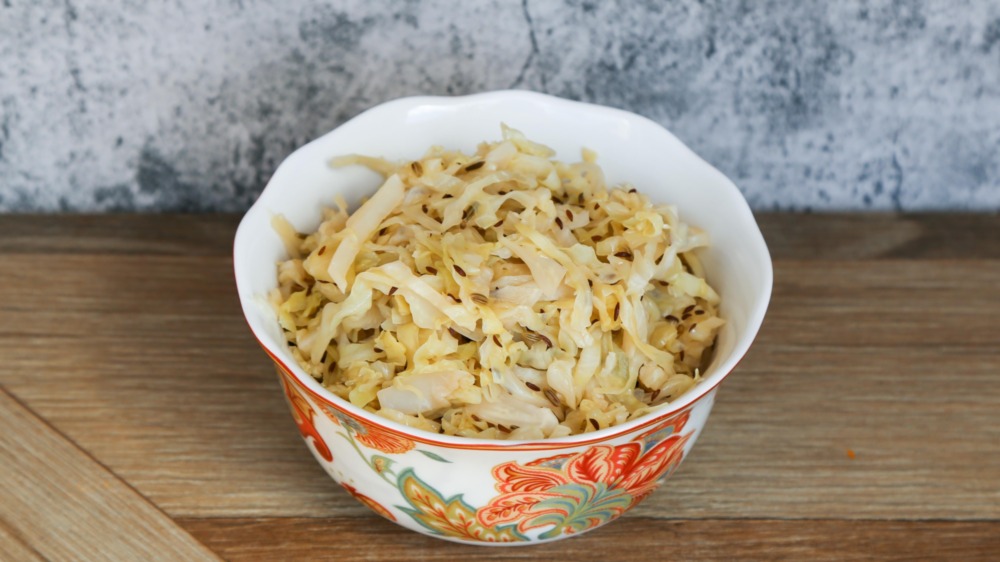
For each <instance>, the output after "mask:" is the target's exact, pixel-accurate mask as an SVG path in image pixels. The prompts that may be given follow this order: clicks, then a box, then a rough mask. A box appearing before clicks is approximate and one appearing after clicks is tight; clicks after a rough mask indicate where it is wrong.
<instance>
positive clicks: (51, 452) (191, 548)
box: [0, 391, 217, 560]
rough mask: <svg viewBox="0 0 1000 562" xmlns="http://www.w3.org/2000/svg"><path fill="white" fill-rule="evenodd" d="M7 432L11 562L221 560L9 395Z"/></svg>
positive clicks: (2, 402)
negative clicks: (25, 561)
mask: <svg viewBox="0 0 1000 562" xmlns="http://www.w3.org/2000/svg"><path fill="white" fill-rule="evenodd" d="M0 427H2V428H3V430H2V431H0V473H2V474H3V483H4V485H3V486H0V543H2V545H3V546H0V553H2V554H4V557H5V559H9V560H20V559H25V558H27V559H30V558H36V559H47V560H99V559H104V560H217V557H216V556H215V555H214V554H213V553H212V552H211V551H209V550H208V549H206V548H205V547H204V546H203V545H202V544H201V543H199V542H197V541H196V540H194V539H192V538H191V536H190V535H188V534H187V532H185V531H184V530H183V529H181V528H180V527H178V526H177V524H175V523H174V522H173V521H172V520H171V519H170V518H168V517H167V516H166V515H164V514H163V512H161V511H160V510H158V509H157V508H156V507H155V506H153V505H151V504H150V503H149V502H147V501H146V500H145V499H144V498H143V497H142V496H140V495H139V494H137V493H136V492H135V490H133V489H132V488H130V487H129V486H128V485H126V484H125V483H123V482H122V481H121V480H119V479H117V478H115V477H114V475H112V474H110V473H109V472H108V471H107V470H105V469H104V468H103V467H102V466H100V465H99V464H98V463H97V462H95V461H94V460H93V459H92V458H90V457H88V456H87V455H86V454H85V453H83V452H82V451H80V450H79V449H77V448H76V447H75V446H73V444H71V443H70V442H68V441H66V440H65V439H64V438H63V437H62V436H60V435H59V434H58V433H56V432H55V431H54V430H53V429H52V428H51V427H49V426H48V425H47V424H45V423H44V422H43V421H41V420H39V419H38V418H37V417H35V416H34V415H32V414H31V412H29V411H28V410H27V409H25V408H24V407H23V406H22V405H21V404H19V403H18V402H17V401H16V400H14V398H13V397H11V396H10V394H8V393H7V392H6V391H0ZM7 555H10V556H11V558H6V556H7Z"/></svg>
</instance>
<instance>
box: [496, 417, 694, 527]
mask: <svg viewBox="0 0 1000 562" xmlns="http://www.w3.org/2000/svg"><path fill="white" fill-rule="evenodd" d="M686 421H687V415H686V413H685V414H682V415H679V416H676V417H674V418H672V419H669V420H666V421H665V422H663V423H661V424H659V425H658V426H657V427H655V428H654V429H653V430H651V431H649V432H647V433H645V434H644V435H642V436H640V437H639V438H638V439H637V440H635V441H631V442H629V443H625V444H622V445H617V446H611V445H596V446H593V447H590V448H589V449H587V450H585V451H582V452H579V453H571V454H567V455H559V456H555V457H549V458H545V459H539V460H536V461H533V462H530V463H527V464H519V463H516V462H509V463H504V464H501V465H498V466H496V467H495V468H494V469H493V476H494V478H496V480H497V485H496V488H497V491H498V492H500V494H499V495H498V496H496V497H494V498H493V500H491V501H490V503H489V504H487V505H486V506H484V507H483V508H481V509H479V510H478V511H477V514H476V516H477V518H478V519H479V522H480V523H481V524H483V525H485V526H495V525H499V524H502V523H510V522H513V521H518V520H520V523H519V524H518V530H520V531H521V532H524V531H527V530H529V529H533V528H537V527H542V526H545V525H555V527H554V528H553V529H550V530H549V531H546V533H544V534H543V537H548V538H551V537H553V536H557V535H558V534H560V533H574V532H582V531H585V530H588V529H592V528H594V527H597V526H599V525H602V524H604V523H606V522H608V521H610V520H612V519H614V518H616V517H618V516H619V515H621V514H622V513H624V512H625V511H626V510H627V509H629V508H630V507H632V506H633V505H635V504H636V503H638V502H640V501H642V500H643V499H644V498H645V497H647V496H648V495H649V494H650V493H651V492H652V491H653V490H654V489H656V486H657V484H658V482H659V480H660V479H662V478H663V477H664V476H666V475H667V474H669V473H670V472H671V471H672V470H673V469H674V468H676V467H677V465H678V464H679V463H680V461H681V460H682V459H683V456H684V445H685V444H686V443H687V441H688V440H689V439H690V437H691V434H690V433H688V434H687V435H681V434H680V431H681V429H682V428H683V426H684V424H685V422H686Z"/></svg>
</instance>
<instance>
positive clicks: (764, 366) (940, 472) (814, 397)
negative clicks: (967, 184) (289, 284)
mask: <svg viewBox="0 0 1000 562" xmlns="http://www.w3.org/2000/svg"><path fill="white" fill-rule="evenodd" d="M38 270H42V271H48V272H52V273H54V275H52V276H51V277H50V276H42V277H39V276H37V275H35V274H34V273H33V272H34V271H38ZM229 270H230V265H229V261H228V259H225V258H213V257H210V256H191V257H180V256H145V255H110V256H107V255H80V256H75V255H69V256H41V257H39V256H28V255H11V256H7V258H6V259H5V260H3V261H2V262H0V276H3V277H4V278H5V279H8V283H7V284H6V285H5V287H4V289H3V290H4V291H5V293H6V294H7V295H8V296H9V298H7V299H5V303H14V304H4V305H2V306H3V314H4V316H5V318H7V319H9V321H10V324H8V325H9V326H26V329H25V332H24V333H20V334H11V335H10V336H8V337H4V338H2V339H0V354H2V355H3V356H4V357H5V358H6V369H5V371H4V372H3V374H2V375H0V377H2V378H0V381H2V382H3V383H4V384H7V385H9V387H10V388H11V389H12V390H14V391H15V392H16V393H17V394H18V395H19V396H21V397H23V398H24V399H25V400H26V401H28V402H29V403H30V404H32V407H33V408H35V409H36V411H38V412H39V413H41V414H42V415H43V416H44V417H45V418H46V419H49V420H50V421H52V422H53V423H54V424H56V425H57V426H58V427H59V428H60V429H61V430H62V431H64V432H65V433H66V434H67V435H69V436H70V437H72V438H73V439H74V440H76V441H77V442H78V443H80V444H81V445H82V446H84V447H85V448H86V449H87V450H89V451H92V452H93V453H94V454H95V455H96V456H97V457H98V458H101V459H102V460H103V461H104V462H105V463H107V464H108V466H110V467H111V468H112V469H113V470H115V471H116V472H117V473H118V474H120V475H122V477H124V478H125V479H126V480H128V481H129V482H131V483H132V484H133V485H135V486H136V487H137V489H139V490H140V491H141V492H142V493H143V494H145V495H146V496H147V497H149V498H151V499H152V500H153V501H154V502H155V503H156V504H157V505H159V506H161V507H162V508H163V509H165V510H166V511H167V512H168V513H170V514H171V515H176V516H236V515H241V516H317V515H321V516H338V515H343V514H344V513H353V514H357V513H360V512H361V508H360V507H357V506H356V505H355V504H354V502H353V501H352V500H351V499H350V498H348V497H346V495H345V494H343V493H342V492H340V491H339V490H338V489H337V487H336V486H334V485H332V483H331V482H330V481H329V480H328V478H327V477H326V476H325V474H324V473H323V472H322V471H321V470H320V469H319V467H318V465H316V464H315V463H314V462H313V460H312V458H311V457H310V456H309V454H308V452H307V451H306V449H305V447H303V446H302V444H301V443H300V441H299V439H298V437H297V436H296V433H295V430H294V427H293V425H292V423H291V420H290V418H289V416H288V414H287V412H286V409H285V405H284V403H283V402H282V399H281V397H280V394H279V392H278V390H277V388H278V387H277V384H276V382H275V379H274V374H273V371H272V369H271V367H270V365H269V363H268V362H267V360H266V359H265V358H264V355H263V353H262V352H260V351H259V350H258V348H257V345H256V343H255V342H254V341H253V338H252V337H251V336H250V334H249V332H248V330H247V328H246V326H245V325H244V323H243V320H242V317H241V315H240V312H239V309H238V304H237V302H236V299H235V296H234V293H233V288H232V281H231V280H230V279H229V276H230V273H229ZM776 271H777V274H776V279H777V284H776V288H775V292H774V301H773V305H772V308H771V310H770V312H769V316H768V319H767V320H766V322H765V325H764V328H763V330H762V331H761V334H760V336H759V338H758V342H757V344H756V345H755V347H754V349H753V351H752V352H751V354H750V355H749V356H748V357H747V359H746V360H745V361H744V362H743V363H742V364H741V366H740V368H739V370H738V371H737V372H736V373H734V374H733V376H732V377H730V378H729V379H728V380H727V382H726V384H725V385H724V386H723V388H722V391H721V393H720V397H719V404H718V407H717V410H716V412H715V413H714V414H713V417H712V419H711V421H710V423H709V427H708V429H707V431H706V433H705V435H704V437H703V438H702V441H701V443H699V445H698V447H697V448H696V449H695V451H694V453H693V455H692V456H691V458H690V459H689V461H688V462H687V463H686V464H685V465H684V467H682V469H681V470H680V472H679V473H678V474H677V476H676V477H675V478H674V479H672V480H671V481H670V483H669V484H668V487H667V491H666V493H663V494H658V495H657V496H655V497H654V498H653V499H651V500H650V501H649V502H647V504H645V505H644V506H642V507H640V508H638V509H639V510H640V512H641V513H652V512H663V513H669V514H671V515H674V516H678V517H684V516H697V517H731V516H734V514H740V515H746V516H752V517H781V516H783V514H784V513H786V512H787V510H788V509H792V508H794V509H795V510H796V512H797V513H799V514H800V515H801V516H803V517H846V518H853V517H905V518H927V517H934V518H936V517H949V518H982V517H995V516H997V515H998V509H1000V508H998V506H1000V496H998V493H1000V492H998V490H1000V484H998V483H1000V468H997V466H998V465H997V464H989V463H986V464H984V463H982V462H977V460H978V459H982V458H1000V439H998V433H997V429H996V428H997V427H998V424H996V420H997V414H996V412H998V411H1000V386H998V385H995V384H994V382H993V380H994V379H993V376H994V373H995V372H996V368H997V365H998V364H1000V357H998V355H997V348H996V346H995V342H997V341H1000V324H998V323H996V322H995V314H994V311H995V309H996V307H995V305H993V304H992V303H996V302H1000V287H998V285H997V284H996V283H994V281H993V280H995V279H998V278H1000V261H980V262H970V261H947V262H934V264H933V266H931V265H930V264H929V263H928V262H923V261H912V260H904V261H895V260H878V261H871V262H841V261H827V262H823V261H779V262H777V265H776ZM36 294H44V295H46V299H47V302H48V303H49V304H50V306H49V307H47V308H44V309H41V310H39V309H37V308H36V307H34V306H31V305H30V303H31V300H32V295H36ZM110 295H115V298H110ZM928 319H933V324H930V323H929V322H928ZM52 349H58V350H59V351H60V352H59V353H56V354H53V353H51V352H50V350H52ZM54 388H58V389H59V392H53V389H54ZM165 427H169V428H171V431H170V432H169V433H164V431H163V428H165ZM929 443H932V445H929ZM848 448H853V449H855V450H857V451H858V452H859V454H860V458H859V459H857V460H856V461H855V462H849V460H848V459H847V457H846V450H847V449H848ZM929 448H932V449H933V454H928V449H929ZM733 458H738V459H740V463H739V464H740V470H734V468H735V467H734V465H733V463H732V460H731V459H733ZM150 459H156V460H157V469H156V470H149V464H150ZM190 482H199V483H200V484H201V485H200V486H197V487H191V486H188V485H186V484H187V483H190Z"/></svg>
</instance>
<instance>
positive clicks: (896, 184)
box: [0, 0, 1000, 212]
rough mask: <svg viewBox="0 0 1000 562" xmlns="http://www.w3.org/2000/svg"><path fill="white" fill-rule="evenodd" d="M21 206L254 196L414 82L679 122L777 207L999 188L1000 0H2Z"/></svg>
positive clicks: (7, 137) (7, 178)
mask: <svg viewBox="0 0 1000 562" xmlns="http://www.w3.org/2000/svg"><path fill="white" fill-rule="evenodd" d="M0 2H2V5H0V211H5V212H29V211H93V212H101V211H117V210H143V211H201V210H220V211H240V210H243V209H245V208H246V207H248V206H249V204H250V203H252V202H253V200H254V198H255V196H256V195H257V194H258V193H259V192H260V190H261V188H262V187H263V185H264V183H265V182H266V181H267V179H268V176H269V174H270V173H271V172H272V171H273V169H274V168H275V166H276V165H277V164H278V163H279V162H280V161H281V160H282V158H284V157H285V156H286V155H287V154H288V153H289V152H290V151H292V150H293V149H295V148H296V147H297V146H299V145H301V144H303V143H305V142H306V141H308V140H310V139H312V138H314V137H317V136H319V135H321V134H322V133H324V132H326V131H328V130H330V129H332V128H333V127H336V126H337V125H338V124H339V123H342V122H343V121H344V120H346V119H348V118H350V117H351V116H353V115H355V114H357V113H358V112H360V111H362V110H363V109H365V108H367V107H369V106H371V105H374V104H377V103H379V102H382V101H385V100H389V99H392V98H396V97H401V96H406V95H412V94H465V93H472V92H479V91H485V90H496V89H504V88H524V89H532V90H537V91H541V92H547V93H551V94H555V95H558V96H563V97H566V98H572V99H579V100H586V101H591V102H596V103H601V104H606V105H611V106H615V107H620V108H625V109H629V110H632V111H635V112H637V113H640V114H642V115H645V116H647V117H650V118H652V119H654V120H656V121H658V122H660V123H662V124H663V125H665V126H666V127H667V128H669V129H671V130H672V131H674V132H675V133H676V134H677V135H678V136H679V137H680V138H681V139H682V140H684V141H685V142H687V143H688V144H689V145H690V146H691V147H692V148H693V149H694V150H695V151H696V152H698V153H700V154H701V155H703V156H704V157H705V158H706V159H707V160H709V161H710V162H712V163H713V164H714V165H716V166H717V167H718V168H720V169H721V170H722V171H723V172H725V173H726V174H727V175H729V176H730V177H731V178H733V180H734V181H735V182H736V183H737V184H738V185H739V186H740V187H741V189H743V191H744V193H745V194H746V196H747V198H748V199H749V201H750V202H751V204H752V205H753V206H754V207H755V208H757V209H789V210H828V209H896V210H900V209H902V210H917V209H923V210H928V209H978V210H997V209H1000V2H998V1H997V0H978V1H976V0H967V1H946V0H893V1H890V0H870V1H832V2H825V1H823V2H821V1H816V2H813V1H799V0H759V1H758V0H753V1H727V0H704V1H696V0H685V1H663V2H660V1H650V0H647V1H642V2H640V1H620V2H613V1H599V0H523V1H522V0H481V1H472V0H468V1H464V2H446V1H443V0H400V1H388V0H383V1H370V0H342V1H339V2H319V1H310V2H306V1H301V2H296V1H291V0H289V1H285V2H255V1H253V0H170V1H154V2H146V1H144V0H120V1H108V0H103V1H102V0H0Z"/></svg>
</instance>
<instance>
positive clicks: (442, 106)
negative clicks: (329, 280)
mask: <svg viewBox="0 0 1000 562" xmlns="http://www.w3.org/2000/svg"><path fill="white" fill-rule="evenodd" d="M501 122H504V123H507V124H508V125H510V126H512V127H514V128H516V129H520V130H521V131H523V132H524V133H525V134H526V135H527V136H528V138H530V139H532V140H535V141H538V142H541V143H544V144H546V145H548V146H550V147H552V148H554V149H555V150H556V151H557V153H558V154H557V158H559V159H561V160H565V161H577V160H578V159H579V157H580V149H581V148H582V147H587V148H591V149H593V150H596V151H597V153H598V164H599V165H600V166H601V167H602V168H603V169H604V171H605V174H606V176H607V180H608V183H609V185H613V184H615V183H618V182H623V181H627V182H629V183H631V184H633V185H634V186H635V187H637V188H638V189H639V190H640V191H641V192H643V193H645V194H647V195H648V196H649V197H650V198H651V199H652V200H654V201H656V202H665V203H672V204H676V205H677V207H678V208H679V210H680V215H681V219H682V220H684V221H685V222H688V223H690V224H694V225H697V226H699V227H701V228H703V229H704V230H706V231H707V232H708V233H709V235H710V236H711V241H712V245H711V247H710V248H708V249H707V250H705V251H703V252H702V253H701V258H702V260H703V262H704V266H705V268H706V271H707V272H708V277H709V280H710V282H711V283H712V284H713V286H714V287H715V288H716V290H717V291H718V292H719V294H720V295H722V307H721V311H720V314H721V316H722V317H723V318H725V319H726V321H727V323H726V325H725V326H724V328H723V329H722V330H721V332H720V334H719V339H718V342H717V346H716V353H715V357H714V360H713V362H712V364H711V366H710V367H709V368H708V370H707V371H706V376H705V379H704V380H703V381H702V382H700V383H699V384H698V385H697V386H696V387H694V388H693V389H692V390H690V391H689V392H688V393H686V394H684V395H682V396H681V397H680V398H679V399H678V400H676V401H674V402H673V403H672V404H670V405H669V406H668V407H666V408H664V409H662V410H659V411H657V412H654V413H651V414H648V415H647V416H645V417H642V418H639V419H636V420H633V421H631V422H629V423H626V424H623V425H619V426H615V427H611V428H607V429H604V430H601V431H597V432H593V433H588V434H585V435H578V436H571V437H565V438H559V439H551V440H544V441H535V442H526V441H493V440H484V439H468V438H461V437H451V436H445V435H437V434H432V433H427V432H424V431H419V430H414V429H411V428H408V427H405V426H402V425H399V424H397V423H394V422H392V421H389V420H386V419H383V418H381V417H378V416H376V415H373V414H371V413H369V412H366V411H364V410H362V409H360V408H357V407H355V406H353V405H352V404H350V403H349V402H347V401H345V400H342V399H340V398H338V397H337V396H335V395H334V394H332V393H330V392H328V391H327V390H325V389H324V388H323V387H322V386H321V385H320V384H318V383H317V382H316V381H315V380H314V379H313V378H312V377H311V376H309V375H308V374H306V373H305V372H304V371H303V370H302V369H300V368H299V366H298V365H297V363H296V362H295V360H294V359H293V358H292V356H291V355H290V354H289V351H288V348H287V347H286V345H285V343H284V341H285V340H284V337H283V335H282V332H281V329H280V327H279V325H278V322H277V320H276V317H275V314H274V312H273V311H272V309H271V307H270V306H269V305H268V304H267V302H266V300H265V295H266V294H267V293H268V291H269V290H270V289H272V288H273V287H275V286H276V284H277V278H276V268H275V266H276V264H277V262H278V261H280V260H282V259H285V258H286V253H285V249H284V246H283V244H282V242H281V240H280V239H279V237H278V235H277V234H276V233H275V231H274V230H273V229H272V227H271V217H272V216H273V215H275V214H281V215H284V216H285V217H286V218H287V219H288V220H289V221H291V223H292V224H293V225H294V226H295V227H296V228H297V229H298V230H299V231H300V232H308V231H312V230H314V229H315V228H316V227H317V226H318V224H319V221H320V211H321V209H322V208H323V207H326V206H330V205H331V204H332V203H333V201H334V196H335V195H337V194H342V195H344V196H345V197H346V199H347V200H348V202H349V203H350V204H352V205H355V204H357V203H358V201H359V199H360V198H361V197H362V196H364V195H367V194H370V193H371V192H373V191H374V190H375V189H376V188H377V187H378V185H379V183H380V178H379V177H378V176H377V175H375V174H374V173H372V172H370V171H367V170H364V169H362V168H360V167H349V168H342V169H332V168H330V167H329V166H328V165H327V162H328V161H329V159H330V158H331V157H333V156H337V155H342V154H348V153H359V154H369V155H374V156H384V157H386V158H389V159H408V158H409V159H413V158H417V157H419V156H421V155H423V153H424V152H425V151H426V150H427V148H428V147H430V146H431V145H443V146H445V147H448V148H453V149H461V150H464V151H467V152H472V151H474V150H475V147H476V145H477V144H478V143H479V142H481V141H484V140H495V139H498V138H499V136H500V123H501ZM234 260H235V271H236V283H237V287H238V290H239V296H240V302H241V304H242V306H243V311H244V314H245V315H246V319H247V322H248V323H249V325H250V329H251V330H252V331H253V333H254V335H255V336H256V337H257V339H258V340H259V341H260V344H261V346H262V347H263V348H264V350H265V351H266V352H267V353H268V355H270V356H271V358H272V359H273V360H274V362H275V364H276V365H277V367H278V373H279V378H280V380H281V384H282V388H283V389H284V392H285V396H286V398H287V399H288V402H289V405H290V407H291V410H292V414H293V416H294V418H295V421H296V423H297V424H298V426H299V429H300V431H301V433H302V436H303V438H304V439H305V440H306V441H307V443H308V444H309V448H310V450H311V451H312V452H313V454H314V456H315V457H316V459H317V460H318V461H319V462H320V464H321V465H323V468H325V469H326V471H327V472H328V473H329V474H330V475H331V476H332V477H333V478H334V479H335V480H336V481H337V482H339V483H340V484H341V485H342V486H343V487H344V488H345V489H346V490H347V491H348V492H350V493H351V494H353V495H354V496H355V497H356V498H358V500H360V501H361V502H362V503H364V504H365V505H367V506H368V507H370V508H372V509H373V510H374V511H376V512H377V513H379V514H381V515H382V516H384V517H386V518H388V519H390V520H392V521H395V522H396V523H398V524H400V525H402V526H404V527H407V528H410V529H413V530H416V531H419V532H422V533H425V534H428V535H432V536H436V537H440V538H444V539H448V540H453V541H459V542H469V543H505V544H530V543H535V542H542V541H549V540H556V539H560V538H563V537H567V536H572V535H574V534H579V533H581V532H584V531H587V530H590V529H593V528H595V527H598V526H600V525H602V524H604V523H606V522H608V521H610V520H612V519H615V518H616V517H618V516H619V515H621V514H622V513H624V512H625V511H626V510H628V509H629V508H630V507H632V506H634V505H635V504H637V503H638V502H639V501H640V500H642V499H643V498H644V497H646V496H647V495H648V494H649V493H650V492H651V491H652V490H653V489H654V488H655V487H656V486H657V484H658V483H659V482H660V481H662V479H663V478H665V477H666V476H667V475H669V474H670V473H671V472H672V471H673V470H674V469H675V468H676V467H677V465H678V464H679V463H680V461H681V460H682V459H683V457H684V455H685V454H687V452H688V451H690V449H691V447H692V445H694V442H695V439H696V438H697V437H698V435H699V434H700V432H701V430H702V428H703V427H704V425H705V421H706V419H707V418H708V414H709V411H710V410H711V408H712V404H713V400H714V397H715V392H716V388H717V387H718V385H719V383H720V382H722V380H723V379H724V378H725V377H726V376H727V375H728V374H729V373H730V372H731V371H732V370H733V368H734V367H735V366H736V364H737V362H739V360H740V359H741V358H742V357H743V355H744V354H745V353H746V351H747V349H748V348H749V347H750V344H751V342H752V341H753V339H754V337H755V336H756V334H757V330H758V328H759V327H760V324H761V321H762V320H763V318H764V312H765V310H766V309H767V304H768V301H769V299H770V294H771V280H772V271H771V260H770V256H769V254H768V251H767V247H766V245H765V244H764V239H763V237H762V236H761V233H760V230H759V229H758V228H757V224H756V223H755V222H754V219H753V216H752V215H751V213H750V209H749V207H748V206H747V203H746V201H745V200H744V199H743V197H742V195H741V194H740V192H739V190H738V189H737V188H736V186H735V185H733V183H732V182H731V181H729V180H728V179H727V178H726V177H725V176H723V175H722V174H721V173H720V172H718V171H717V170H715V169H714V168H713V167H712V166H710V165H709V164H707V163H706V162H705V161H704V160H702V159H701V158H699V157H698V156H697V155H695V154H694V153H693V152H691V150H689V149H688V148H687V147H686V146H684V145H683V144H682V143H681V142H680V141H679V140H677V138H675V137H674V136H673V135H672V134H670V133H669V132H667V131H666V130H665V129H664V128H663V127H661V126H660V125H658V124H656V123H654V122H652V121H650V120H648V119H645V118H643V117H640V116H637V115H634V114H631V113H627V112H625V111H619V110H616V109H610V108H606V107H600V106H596V105H589V104H584V103H578V102H573V101H567V100H563V99H559V98H554V97H550V96H546V95H542V94H536V93H530V92H521V91H505V92H492V93H485V94H477V95H472V96H465V97H453V98H446V97H414V98H405V99H400V100H396V101H392V102H389V103H385V104H382V105H379V106H377V107H375V108H373V109H371V110H368V111H366V112H365V113H362V114H361V115H359V116H357V117H355V118H354V119H352V120H350V121H349V122H347V123H345V124H344V125H342V126H340V127H338V128H337V129H336V130H334V131H332V132H330V133H328V134H326V135H324V136H322V137H320V138H319V139H317V140H315V141H313V142H311V143H309V144H307V145H306V146H304V147H302V148H300V149H298V150H297V151H295V152H294V153H293V154H292V155H291V156H289V157H288V158H287V159H286V160H285V161H284V162H283V163H282V164H281V166H279V167H278V170H277V171H276V172H275V173H274V176H273V177H272V178H271V181H270V182H269V183H268V185H267V187H266V188H265V190H264V192H263V193H262V194H261V196H260V198H259V199H258V200H257V202H256V203H255V204H254V205H253V207H251V208H250V210H249V211H248V212H247V214H246V216H245V217H244V219H243V221H242V223H241V224H240V227H239V230H238V231H237V233H236V241H235V247H234Z"/></svg>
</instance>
